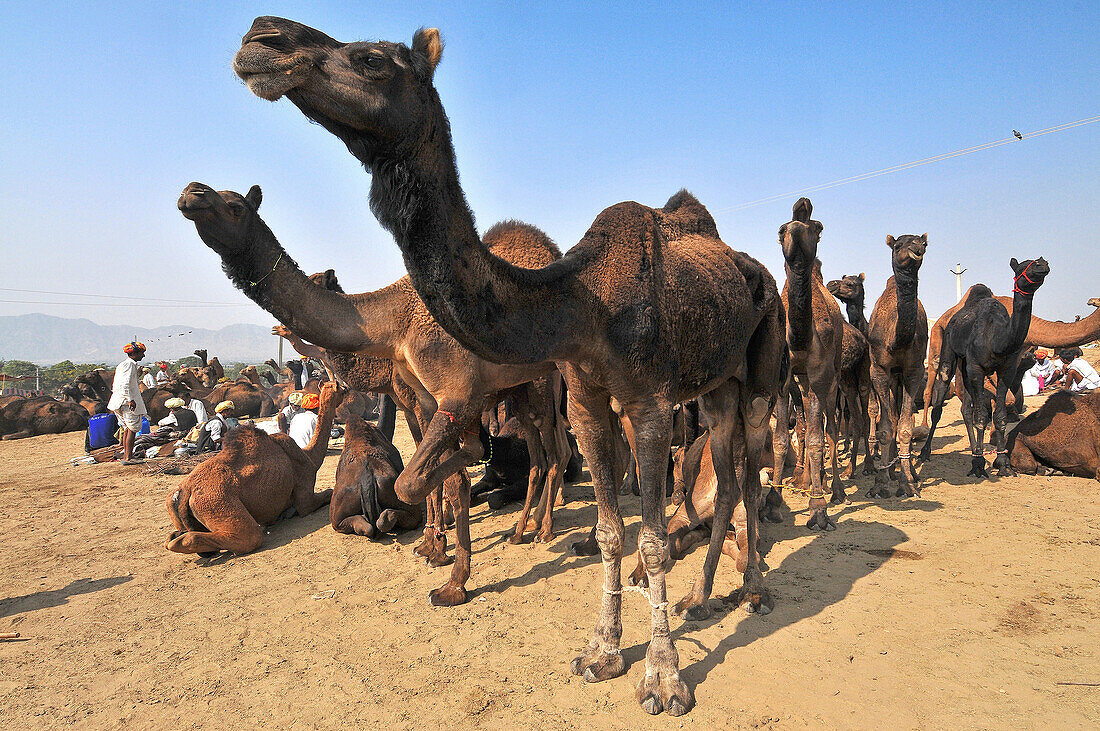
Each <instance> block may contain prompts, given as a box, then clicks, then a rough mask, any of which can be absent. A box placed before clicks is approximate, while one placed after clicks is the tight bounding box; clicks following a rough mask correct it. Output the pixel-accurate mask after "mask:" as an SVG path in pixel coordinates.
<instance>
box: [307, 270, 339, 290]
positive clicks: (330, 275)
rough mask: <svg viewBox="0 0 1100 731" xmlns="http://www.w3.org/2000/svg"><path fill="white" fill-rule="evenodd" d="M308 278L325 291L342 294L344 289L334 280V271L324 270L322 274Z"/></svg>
mask: <svg viewBox="0 0 1100 731" xmlns="http://www.w3.org/2000/svg"><path fill="white" fill-rule="evenodd" d="M309 278H310V279H311V280H313V283H314V284H319V285H321V286H322V287H324V288H325V289H327V290H330V291H333V292H339V293H340V294H344V288H343V287H341V286H340V281H339V280H338V279H336V270H334V269H326V270H325V271H323V272H317V273H316V274H310V275H309Z"/></svg>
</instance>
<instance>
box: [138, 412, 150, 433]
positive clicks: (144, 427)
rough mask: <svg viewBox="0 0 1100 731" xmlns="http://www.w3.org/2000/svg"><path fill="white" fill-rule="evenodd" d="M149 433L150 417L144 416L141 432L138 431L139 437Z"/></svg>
mask: <svg viewBox="0 0 1100 731" xmlns="http://www.w3.org/2000/svg"><path fill="white" fill-rule="evenodd" d="M148 433H149V417H148V416H143V417H141V430H140V431H138V436H141V435H142V434H148Z"/></svg>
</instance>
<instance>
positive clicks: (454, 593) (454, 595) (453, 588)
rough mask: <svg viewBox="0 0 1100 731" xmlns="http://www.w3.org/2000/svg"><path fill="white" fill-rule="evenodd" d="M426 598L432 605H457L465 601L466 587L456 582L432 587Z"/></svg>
mask: <svg viewBox="0 0 1100 731" xmlns="http://www.w3.org/2000/svg"><path fill="white" fill-rule="evenodd" d="M428 599H429V600H430V601H431V603H432V606H433V607H457V606H458V605H459V604H465V603H466V589H464V588H463V587H461V586H458V585H457V584H444V585H443V586H441V587H439V588H438V589H432V591H431V593H429V594H428Z"/></svg>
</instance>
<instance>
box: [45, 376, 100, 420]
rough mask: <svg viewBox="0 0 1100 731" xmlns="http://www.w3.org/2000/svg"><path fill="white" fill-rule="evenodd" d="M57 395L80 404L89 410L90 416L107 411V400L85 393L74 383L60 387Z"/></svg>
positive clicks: (61, 398) (64, 399) (59, 397)
mask: <svg viewBox="0 0 1100 731" xmlns="http://www.w3.org/2000/svg"><path fill="white" fill-rule="evenodd" d="M57 396H58V400H59V401H66V400H67V401H72V402H74V403H78V404H80V405H81V407H82V408H84V410H85V411H87V412H88V416H95V415H96V414H104V413H106V412H107V402H106V401H101V400H99V399H97V398H94V397H91V396H90V394H86V393H83V392H82V391H81V390H80V388H79V387H78V386H76V385H75V384H72V383H66V384H65V385H63V386H60V387H58V389H57Z"/></svg>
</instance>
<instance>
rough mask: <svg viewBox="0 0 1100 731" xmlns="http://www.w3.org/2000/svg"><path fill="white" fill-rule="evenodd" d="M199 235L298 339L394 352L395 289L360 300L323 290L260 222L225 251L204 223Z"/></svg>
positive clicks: (325, 345)
mask: <svg viewBox="0 0 1100 731" xmlns="http://www.w3.org/2000/svg"><path fill="white" fill-rule="evenodd" d="M198 231H199V234H200V236H202V238H203V240H204V241H205V242H206V243H207V245H208V246H210V247H211V248H212V249H214V250H215V251H216V252H218V253H219V254H220V255H221V257H222V268H223V269H224V270H225V273H226V274H227V275H228V276H229V278H230V279H231V280H232V281H233V283H234V284H235V285H236V286H237V288H238V289H240V290H241V291H242V292H244V293H245V295H246V296H247V297H248V298H249V299H251V300H252V301H253V302H255V303H256V304H258V305H259V306H260V307H262V308H263V309H264V310H266V311H267V312H269V313H271V314H272V315H273V316H274V317H275V319H277V320H278V321H279V322H281V323H282V324H284V325H286V326H287V327H288V328H290V329H291V330H292V331H293V332H294V333H295V334H296V335H298V336H299V337H301V338H303V339H305V340H308V341H310V342H312V343H314V344H316V345H319V346H321V347H322V348H326V349H329V350H339V351H349V352H357V351H369V352H371V354H377V355H383V354H384V353H385V352H389V351H392V349H393V347H394V344H393V341H394V340H395V338H396V329H397V328H398V327H399V325H400V322H401V321H400V320H398V321H395V320H394V319H393V317H392V315H393V314H394V310H395V309H396V305H397V303H395V302H394V300H395V299H398V298H399V297H398V294H399V293H397V292H395V291H391V290H393V289H394V285H391V286H390V287H386V288H384V289H382V290H379V291H378V292H377V293H375V292H369V293H366V294H360V295H346V294H343V293H340V292H333V291H331V290H328V289H325V288H324V287H322V286H320V285H319V284H317V283H315V282H314V281H313V280H311V279H310V278H309V277H308V276H306V275H305V273H304V272H302V270H301V269H300V268H299V267H298V265H297V263H296V262H295V261H294V260H293V259H292V258H291V257H290V255H289V254H287V252H286V250H285V249H283V247H282V245H281V244H279V241H278V240H277V239H276V238H275V235H274V234H273V233H272V232H271V229H269V228H268V227H267V224H265V223H264V222H263V221H262V220H261V219H259V218H257V219H256V221H255V222H254V224H253V226H252V227H251V229H250V233H249V236H248V240H247V241H246V242H244V243H243V246H242V245H241V242H233V245H232V246H225V245H224V244H222V243H221V242H220V241H219V239H218V237H217V234H216V232H211V231H205V230H204V227H203V226H202V225H201V224H200V225H198ZM373 351H379V352H377V353H375V352H373Z"/></svg>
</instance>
